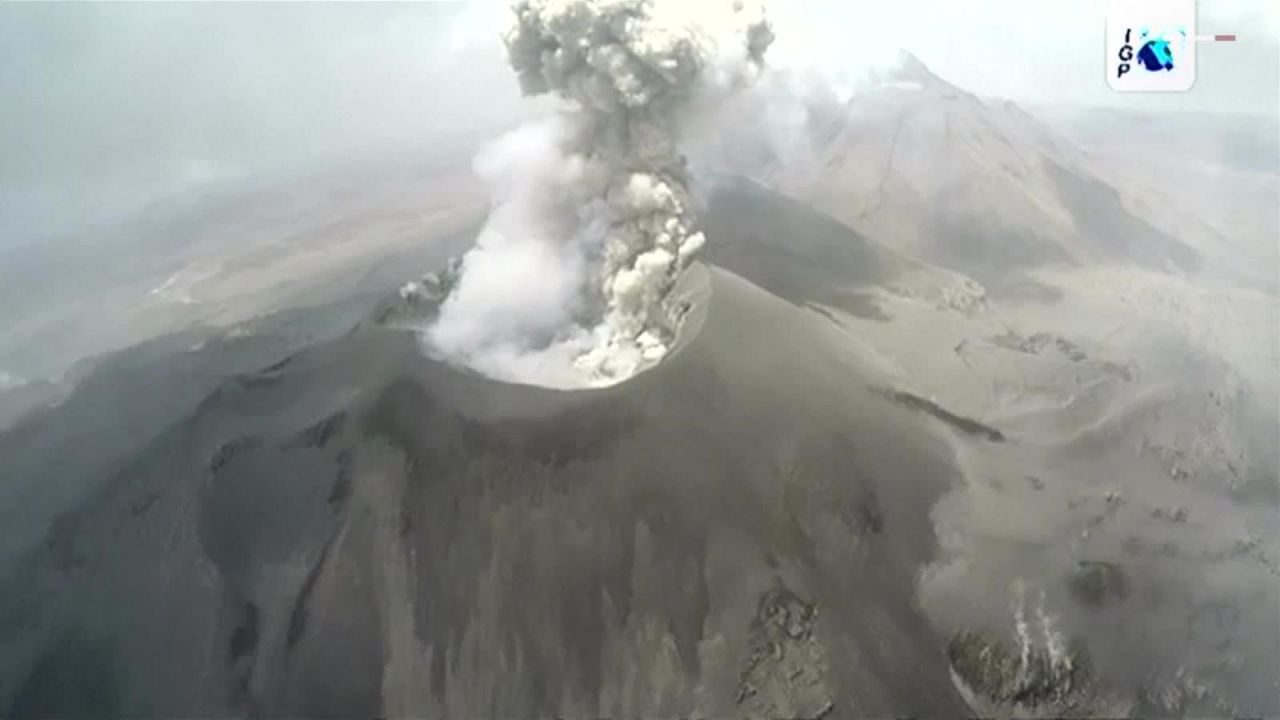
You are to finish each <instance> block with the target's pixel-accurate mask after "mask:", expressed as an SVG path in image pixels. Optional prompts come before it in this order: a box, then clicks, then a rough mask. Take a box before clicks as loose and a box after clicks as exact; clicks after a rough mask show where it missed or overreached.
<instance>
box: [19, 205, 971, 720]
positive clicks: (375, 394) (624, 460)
mask: <svg viewBox="0 0 1280 720" xmlns="http://www.w3.org/2000/svg"><path fill="white" fill-rule="evenodd" d="M789 212H792V213H798V212H799V209H798V208H791V210H789ZM886 272H888V271H886ZM866 279H867V280H876V281H879V280H881V279H882V278H870V277H868V278H866ZM685 282H686V284H687V285H688V286H689V287H688V292H690V293H691V297H693V298H694V305H693V310H692V312H691V314H690V319H689V320H687V322H686V332H685V338H684V343H683V345H682V346H681V347H680V349H679V350H678V351H676V352H675V353H674V354H673V356H672V357H671V358H670V359H668V360H666V361H664V362H663V363H662V364H661V365H659V366H658V367H656V368H655V369H653V370H651V371H648V372H646V373H644V374H642V375H640V376H638V377H636V378H635V379H633V380H631V381H628V382H626V383H623V384H621V385H618V386H615V387H612V388H607V389H603V390H594V391H581V392H570V393H565V392H556V391H550V390H544V389H539V388H533V387H524V386H513V385H505V384H500V383H496V382H493V381H490V380H488V379H485V378H481V377H478V376H475V375H472V374H469V373H467V372H465V371H461V370H459V369H456V368H453V367H449V366H446V365H442V364H438V363H435V362H433V361H431V360H429V359H427V358H425V357H424V356H423V354H422V353H421V351H420V349H419V345H418V342H417V340H416V338H415V337H414V335H413V334H411V333H408V332H405V331H403V330H397V329H392V328H390V327H387V326H384V325H379V324H378V323H376V322H374V321H372V320H366V321H363V322H361V323H359V324H358V325H357V326H356V327H354V328H353V329H352V330H351V331H350V332H349V333H347V334H345V335H342V336H341V337H338V338H336V339H333V340H329V341H325V342H320V343H317V344H315V345H312V346H310V347H307V348H304V349H302V350H300V351H297V352H293V353H291V354H289V355H287V356H285V357H283V358H279V359H278V361H275V362H271V363H270V364H266V363H264V364H263V365H262V366H259V367H261V368H262V369H259V370H255V371H253V372H247V373H240V374H237V375H234V376H232V377H228V378H227V379H226V380H225V381H224V382H222V383H220V384H219V385H218V386H217V387H216V389H214V390H213V391H212V392H211V393H209V394H208V395H207V396H205V397H203V399H202V400H199V401H198V403H197V402H195V401H193V403H192V404H193V405H194V407H192V408H191V409H190V411H189V412H185V413H180V414H178V417H179V419H177V420H176V421H172V422H167V423H166V424H159V425H156V426H145V427H133V428H130V429H129V432H128V433H125V434H127V435H128V436H129V442H131V443H133V444H134V445H135V446H140V447H141V449H139V450H136V451H131V452H127V453H117V455H116V456H113V455H111V454H110V453H105V452H104V453H102V455H101V457H104V458H108V457H117V456H119V458H120V459H118V461H114V462H109V463H108V462H106V461H103V463H102V467H101V472H99V473H96V474H95V473H87V474H85V477H84V478H83V480H82V482H81V487H79V492H78V493H76V492H70V493H69V494H70V496H71V497H74V500H72V501H70V502H68V503H67V504H66V506H65V508H63V509H62V511H61V512H60V513H59V514H58V515H57V517H56V519H54V521H53V522H52V523H50V524H48V526H47V531H45V532H43V534H42V535H41V536H40V537H38V538H33V542H29V543H26V544H25V545H24V544H23V543H22V542H20V541H18V540H11V542H12V543H16V544H17V545H18V546H24V547H27V549H26V550H24V551H22V552H18V553H15V554H13V555H12V556H11V557H9V558H5V563H4V568H5V573H6V575H5V579H4V580H3V581H2V582H3V585H2V587H3V592H2V593H0V647H2V648H3V650H2V651H0V709H3V710H4V714H5V715H6V716H12V717H51V716H59V717H68V716H77V715H116V716H121V715H129V716H142V715H147V716H157V715H171V716H172V715H197V714H199V715H230V714H241V713H253V714H264V715H291V716H315V717H325V716H329V717H333V716H344V717H345V716H371V715H374V714H378V715H391V716H406V715H414V716H435V715H450V716H472V717H512V716H529V715H537V716H551V715H559V716H564V715H572V716H583V715H591V716H599V715H618V716H662V717H671V716H676V715H688V714H694V713H699V714H706V715H711V716H733V715H747V714H749V715H757V716H766V715H767V716H808V717H817V716H822V715H826V714H829V713H833V712H834V713H836V714H838V715H842V716H843V715H877V716H884V715H889V714H904V713H905V714H913V715H931V716H954V715H957V714H960V713H963V712H965V706H964V704H963V701H962V699H961V697H960V695H959V694H958V692H957V690H956V689H955V687H954V686H953V683H952V682H951V680H950V676H949V672H948V661H947V657H946V650H945V648H946V640H945V638H943V637H940V636H938V635H937V634H936V633H935V631H934V630H933V628H932V625H931V624H930V622H928V621H927V620H926V619H925V618H924V617H923V615H922V614H921V612H920V610H919V609H918V605H917V603H916V602H915V599H914V598H915V595H916V589H915V587H916V580H917V576H918V573H919V570H920V568H921V567H922V566H923V565H924V564H925V563H928V562H929V561H930V560H931V559H932V556H933V552H934V547H935V543H934V538H933V530H932V525H931V522H930V517H929V513H930V509H931V508H932V507H933V505H934V503H935V501H937V499H938V498H939V497H941V495H942V494H943V493H944V491H945V490H946V489H947V488H948V486H949V484H950V483H951V482H952V481H953V480H954V479H955V478H954V476H955V472H956V471H955V469H954V467H953V465H952V460H951V457H952V455H951V451H950V449H949V448H948V446H947V445H946V444H945V443H944V442H943V441H942V440H941V439H940V435H939V428H940V427H941V426H940V425H937V424H936V423H935V421H934V420H932V419H930V417H929V416H928V415H927V414H926V413H922V412H919V411H918V410H917V409H915V408H913V407H911V406H909V405H908V404H904V403H902V402H900V401H898V400H896V399H895V398H894V396H893V393H891V392H886V391H885V389H884V388H885V383H886V382H888V378H887V377H886V376H885V375H884V374H883V372H882V371H881V370H880V369H878V368H879V366H878V363H877V362H876V361H874V360H873V359H872V358H871V357H870V356H869V355H868V354H867V353H866V352H865V351H864V350H861V349H859V348H858V346H857V345H856V344H852V343H850V342H849V341H848V337H847V336H846V335H845V334H844V333H843V332H842V330H841V328H840V327H839V326H837V325H836V324H834V323H832V322H830V320H829V319H828V318H827V317H824V316H823V315H822V314H819V313H817V312H813V311H812V310H811V309H809V308H807V307H805V306H803V305H800V304H795V303H792V302H786V301H783V300H780V299H779V298H778V297H777V296H774V295H772V294H770V293H768V292H766V291H764V290H762V289H761V288H760V287H758V286H756V285H753V284H752V283H750V282H748V281H746V280H744V279H742V278H740V277H739V276H737V275H734V274H732V273H730V272H727V271H725V270H721V269H717V268H706V267H703V266H696V267H695V268H693V269H691V270H690V271H689V275H688V276H687V277H686V278H685ZM244 341H245V340H244V339H243V338H241V339H240V342H244ZM216 346H217V343H209V344H207V345H206V346H205V347H204V348H203V349H199V350H186V349H183V350H181V351H178V352H175V354H174V358H175V360H174V362H178V360H177V358H178V357H179V356H183V355H184V354H189V353H192V352H194V353H205V352H214V351H216ZM184 348H185V346H184ZM250 355H252V353H250ZM126 356H127V353H126ZM255 357H256V356H255ZM127 364H128V363H127V357H125V358H124V359H117V362H115V363H114V366H123V365H127ZM112 367H113V366H112V364H108V365H107V366H105V367H104V368H103V369H102V370H100V373H101V374H102V376H101V377H97V378H95V382H96V383H98V384H110V383H111V382H112V376H111V373H113V372H118V371H115V370H113V369H112ZM157 378H158V379H157V382H156V384H155V385H153V386H151V387H148V388H146V389H145V391H138V392H136V393H133V394H131V396H130V397H129V398H128V399H127V401H125V402H127V403H129V404H130V405H132V406H146V405H148V404H161V403H168V404H170V405H171V404H173V403H175V402H177V400H175V399H174V398H175V391H176V389H177V388H173V387H166V386H165V385H164V384H163V383H164V382H171V383H174V384H175V385H177V384H180V383H183V382H185V378H184V377H183V376H182V375H181V374H180V373H179V374H173V375H171V376H163V375H157ZM159 378H167V379H164V380H160V379H159ZM178 395H179V396H180V395H181V394H180V393H179V394H178ZM104 397H110V396H104ZM104 402H107V401H106V400H104ZM109 402H111V403H116V402H121V400H120V398H117V397H112V398H111V399H110V401H109ZM72 408H78V411H77V412H78V415H79V417H81V419H82V422H81V423H80V424H79V425H75V424H74V423H71V422H70V421H69V419H67V418H62V419H60V418H59V413H63V412H71V410H70V409H72ZM86 410H89V408H86V407H85V405H84V403H83V402H81V403H79V404H77V401H76V398H75V395H73V396H72V398H71V399H69V400H68V401H67V402H66V403H64V405H63V406H61V407H60V408H52V409H48V410H45V411H43V412H41V413H39V414H37V415H36V416H33V418H32V419H30V420H28V421H27V422H28V423H31V422H40V423H42V425H41V427H42V428H43V429H44V432H45V433H46V434H45V436H44V437H45V438H46V440H45V443H44V446H43V447H44V449H43V450H42V451H40V452H27V453H26V454H23V455H21V457H22V458H23V463H25V465H21V464H16V463H15V464H11V465H8V466H7V467H6V473H8V472H13V475H12V476H10V477H8V478H7V479H6V482H8V483H13V484H21V483H22V482H24V478H25V477H28V476H29V475H30V474H31V473H32V472H33V471H34V470H35V468H36V467H37V466H38V465H39V464H40V463H47V462H51V461H52V458H53V457H55V456H58V455H60V454H75V453H76V452H77V448H78V446H79V445H80V444H83V443H84V442H85V438H86V436H90V435H92V434H93V428H92V427H89V428H85V427H84V422H83V418H84V417H85V411H86ZM93 410H95V411H96V413H97V415H96V416H95V417H98V418H100V420H98V422H100V423H101V424H104V425H105V424H109V423H110V422H111V418H112V416H113V414H114V413H115V410H114V409H113V408H112V407H109V406H108V407H98V408H94V409H93ZM170 410H171V408H170ZM90 415H92V413H90ZM172 415H173V413H172V412H167V413H152V414H148V413H145V412H132V413H129V414H128V416H130V417H132V416H137V417H144V418H157V417H170V416H172ZM122 416H124V414H123V413H122ZM156 422H157V423H158V422H159V421H156ZM90 424H92V423H90ZM73 426H74V427H76V431H75V432H74V433H72V432H64V431H60V428H70V427H73ZM23 427H25V425H24V426H19V427H18V428H15V429H14V430H12V431H10V432H9V433H6V434H5V435H3V436H0V450H2V451H3V453H4V454H5V456H6V457H13V458H16V457H19V453H18V452H17V451H16V448H15V447H14V443H16V442H18V440H19V439H20V438H21V437H23V436H22V435H21V432H22V430H23ZM120 442H124V441H120ZM6 510H13V508H7V509H6Z"/></svg>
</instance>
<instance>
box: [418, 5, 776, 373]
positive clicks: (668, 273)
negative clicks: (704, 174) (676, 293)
mask: <svg viewBox="0 0 1280 720" xmlns="http://www.w3.org/2000/svg"><path fill="white" fill-rule="evenodd" d="M512 10H513V14H514V18H513V19H514V24H513V25H512V27H511V28H510V29H509V30H508V32H507V33H506V35H505V37H504V39H505V42H506V46H507V50H508V55H509V59H510V63H511V66H512V68H513V69H514V70H515V72H516V75H517V77H518V78H519V81H520V85H521V88H522V89H523V91H524V93H525V94H526V95H544V94H551V95H553V96H556V97H558V98H559V99H560V100H561V101H562V102H563V107H562V108H561V109H560V110H559V111H558V112H557V113H556V114H555V115H554V116H552V117H550V118H548V119H546V120H545V121H542V122H540V123H537V124H534V125H530V126H526V127H523V128H520V129H518V130H516V131H514V132H512V133H510V134H508V135H507V136H505V137H503V138H500V139H499V140H498V141H496V142H495V143H493V144H492V145H491V146H490V147H489V148H487V149H486V150H485V151H484V152H483V153H482V154H481V155H480V157H478V158H477V160H476V169H477V172H478V173H479V174H480V175H481V176H482V177H483V178H485V179H486V180H487V181H488V182H489V183H490V185H491V187H492V188H493V192H494V207H493V211H492V213H491V214H490V217H489V219H488V222H487V224H486V227H485V228H484V230H483V231H482V232H481V234H480V236H479V238H477V241H476V246H475V247H474V248H473V249H472V250H471V251H470V252H469V253H468V254H467V255H466V256H465V257H464V259H463V262H462V267H461V275H460V277H459V278H458V281H457V284H456V285H455V286H454V287H453V289H452V291H451V293H450V295H449V296H448V298H446V300H445V301H444V303H443V304H442V306H441V309H440V316H439V318H438V320H437V321H436V323H435V324H434V325H433V326H432V327H430V328H429V329H428V331H427V332H426V336H425V338H426V343H427V346H428V349H429V351H430V352H433V353H435V354H437V355H441V356H443V357H445V358H447V359H450V360H451V361H454V362H460V363H462V364H466V365H469V366H471V367H473V368H475V369H477V370H479V371H481V372H484V373H486V374H489V375H492V376H494V377H498V378H501V379H506V380H512V381H516V382H525V383H531V384H541V385H550V386H556V387H581V386H591V385H608V384H612V383H615V382H619V381H621V380H623V379H626V378H627V377H630V376H631V375H633V374H634V373H636V372H637V371H639V370H641V369H643V368H645V367H647V366H648V365H651V364H653V363H655V362H657V361H658V360H660V359H661V358H662V357H663V356H664V355H665V354H666V352H667V351H668V349H669V347H670V344H671V341H672V339H673V338H674V335H675V332H676V330H677V326H678V323H679V320H680V318H679V316H678V315H679V309H678V308H676V307H673V303H672V302H670V292H671V288H672V286H673V285H674V283H675V281H676V279H677V277H678V276H679V274H680V272H681V271H682V270H683V269H684V268H685V267H687V265H688V264H689V262H690V261H691V259H692V258H693V257H694V255H695V254H696V253H697V252H698V250H699V249H700V248H701V247H702V245H703V244H704V243H705V240H706V239H705V237H704V236H703V234H702V233H701V232H698V230H697V227H696V221H695V218H694V215H693V208H692V200H691V195H690V188H689V176H688V172H687V169H686V161H685V157H684V155H683V154H682V151H681V138H682V135H683V134H684V131H685V130H686V129H687V128H690V127H693V126H705V124H706V123H707V122H708V118H715V117H716V113H715V108H716V107H718V106H719V101H720V100H722V99H723V98H724V97H725V96H726V95H727V94H729V93H732V92H734V91H735V90H736V89H738V88H741V87H743V86H744V85H747V84H749V83H751V82H753V81H754V80H755V78H756V77H757V76H758V75H759V73H760V70H761V67H762V63H763V58H764V53H765V50H766V49H767V48H768V46H769V45H770V43H771V42H772V41H773V32H772V30H771V29H770V25H769V23H768V21H767V20H766V18H765V15H764V11H763V8H761V7H760V6H758V5H751V6H748V5H747V4H745V3H743V2H730V1H729V0H725V1H724V2H722V3H718V2H682V0H521V2H518V3H516V4H515V5H514V6H513V8H512Z"/></svg>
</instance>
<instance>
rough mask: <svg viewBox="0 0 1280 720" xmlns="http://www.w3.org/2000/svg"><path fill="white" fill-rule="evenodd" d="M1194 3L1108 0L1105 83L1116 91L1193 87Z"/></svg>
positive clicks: (1158, 90) (1181, 0) (1166, 0)
mask: <svg viewBox="0 0 1280 720" xmlns="http://www.w3.org/2000/svg"><path fill="white" fill-rule="evenodd" d="M1195 16H1196V6H1195V0H1112V3H1111V11H1110V13H1109V14H1108V16H1107V84H1109V85H1110V86H1111V87H1112V89H1115V90H1119V91H1121V92H1182V91H1185V90H1190V89H1191V86H1192V85H1194V84H1195V81H1196V73H1195V56H1196V53H1195V49H1196V43H1195V19H1196V17H1195Z"/></svg>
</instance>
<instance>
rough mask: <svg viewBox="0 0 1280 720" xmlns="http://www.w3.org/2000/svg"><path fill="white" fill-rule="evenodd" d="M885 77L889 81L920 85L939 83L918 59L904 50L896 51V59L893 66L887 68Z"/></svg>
mask: <svg viewBox="0 0 1280 720" xmlns="http://www.w3.org/2000/svg"><path fill="white" fill-rule="evenodd" d="M886 75H887V77H888V79H890V80H896V81H898V82H917V83H920V84H921V85H931V84H933V83H936V82H939V81H940V80H939V78H938V76H937V75H934V74H933V72H932V71H931V70H929V67H928V66H927V65H925V64H924V63H923V62H922V61H921V60H920V58H918V57H916V56H915V55H914V54H912V53H911V52H910V51H909V50H905V49H903V50H899V51H898V57H897V58H896V59H895V60H894V63H893V65H891V66H890V67H889V70H888V72H887V73H886Z"/></svg>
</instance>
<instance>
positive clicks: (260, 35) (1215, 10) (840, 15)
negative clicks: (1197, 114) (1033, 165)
mask: <svg viewBox="0 0 1280 720" xmlns="http://www.w3.org/2000/svg"><path fill="white" fill-rule="evenodd" d="M505 7H506V3H505V2H500V1H493V0H475V1H474V2H441V3H415V4H297V3H281V4H269V3H234V4H219V3H209V4H187V3H181V4H180V3H172V4H170V3H142V4H79V3H77V4H15V3H0V159H2V160H0V245H3V244H5V243H6V242H14V241H15V238H17V239H18V240H19V241H20V240H21V239H22V238H31V237H37V236H40V235H48V234H51V233H53V232H54V231H56V230H58V229H60V228H65V227H71V226H74V225H75V224H76V222H77V221H79V220H81V219H84V218H91V217H93V216H95V214H109V213H110V212H111V211H113V210H119V209H127V208H128V207H130V206H132V205H136V204H137V203H139V202H140V201H142V200H144V199H145V198H147V197H151V196H154V195H155V194H157V193H161V192H166V191H170V192H171V191H174V190H178V189H181V188H182V187H187V186H190V185H192V184H198V183H206V182H212V181H218V180H228V181H232V182H234V181H235V180H236V179H237V178H241V177H245V176H255V175H261V174H263V173H270V172H278V171H281V170H282V169H287V168H290V167H297V166H299V165H300V164H303V163H309V162H328V161H332V160H333V159H334V158H338V157H341V158H350V157H357V156H361V155H378V154H384V155H385V154H411V153H416V152H427V151H431V150H432V149H433V148H440V147H458V146H459V145H460V144H463V141H465V140H474V139H476V138H478V137H480V136H483V135H484V134H486V133H491V132H493V131H494V130H495V129H496V128H498V127H502V126H503V125H504V124H508V123H510V122H512V120H513V119H514V118H515V117H516V116H517V114H518V113H520V112H522V108H527V104H525V103H522V101H521V99H520V98H519V97H518V93H517V91H516V86H515V83H514V82H513V81H512V79H511V77H510V74H509V73H508V71H507V70H506V68H505V66H504V64H503V60H502V57H501V49H500V45H499V43H498V30H499V27H500V26H501V25H502V23H503V21H504V20H505V15H504V13H505V12H506V11H505ZM1105 9H1106V2H1105V0H968V1H957V0H892V1H885V0H875V1H871V0H787V2H785V3H781V2H774V3H773V4H772V6H771V12H772V14H773V15H774V16H775V18H776V22H777V25H778V35H779V40H778V44H777V46H776V47H775V48H774V49H773V51H772V56H773V61H774V62H776V63H778V64H780V65H785V66H790V67H801V68H802V67H818V68H821V69H822V70H824V71H825V73H826V74H827V75H828V76H829V77H831V78H833V79H834V80H835V81H836V82H841V78H842V77H844V78H848V77H851V76H856V75H857V74H858V73H859V72H860V71H861V70H862V69H864V68H866V67H868V66H869V65H874V64H881V63H883V62H885V61H886V60H887V59H888V58H892V57H893V55H894V53H895V52H896V49H897V48H898V47H899V46H903V47H906V48H908V49H910V50H911V51H912V52H914V53H915V54H916V55H918V56H919V57H920V58H921V59H922V60H923V61H924V62H925V63H926V64H928V65H929V66H930V67H931V68H932V69H933V70H934V71H935V72H937V73H938V74H939V75H942V76H943V77H945V78H947V79H948V80H950V81H952V82H954V83H956V84H958V85H960V86H962V87H965V88H967V89H970V90H973V91H975V92H978V93H980V94H984V95H997V96H1004V97H1009V98H1012V99H1015V100H1025V101H1029V102H1035V103H1046V102H1052V103H1080V104H1090V105H1127V106H1130V107H1144V108H1148V109H1152V110H1161V111H1163V110H1171V109H1172V110H1180V109H1192V110H1225V111H1233V112H1240V111H1245V112H1254V113H1266V114H1276V113H1277V112H1280V110H1278V108H1277V106H1278V104H1280V97H1278V95H1277V93H1278V92H1280V91H1278V89H1277V88H1280V46H1278V45H1277V30H1278V28H1280V2H1275V0H1252V1H1248V0H1200V29H1201V32H1214V31H1219V32H1236V33H1238V34H1239V35H1240V42H1238V43H1236V44H1235V45H1225V44H1218V45H1214V46H1212V47H1206V48H1204V50H1203V51H1202V53H1201V55H1200V60H1199V67H1200V75H1199V80H1198V82H1197V84H1196V87H1195V89H1194V90H1192V91H1191V92H1190V93H1187V94H1185V95H1176V96H1168V95H1166V96H1135V95H1120V94H1117V93H1114V92H1112V91H1111V90H1110V89H1109V88H1108V87H1107V86H1106V84H1105V82H1104V78H1103V70H1102V67H1103V57H1102V46H1103V31H1104V22H1105V21H1104V18H1105Z"/></svg>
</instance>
